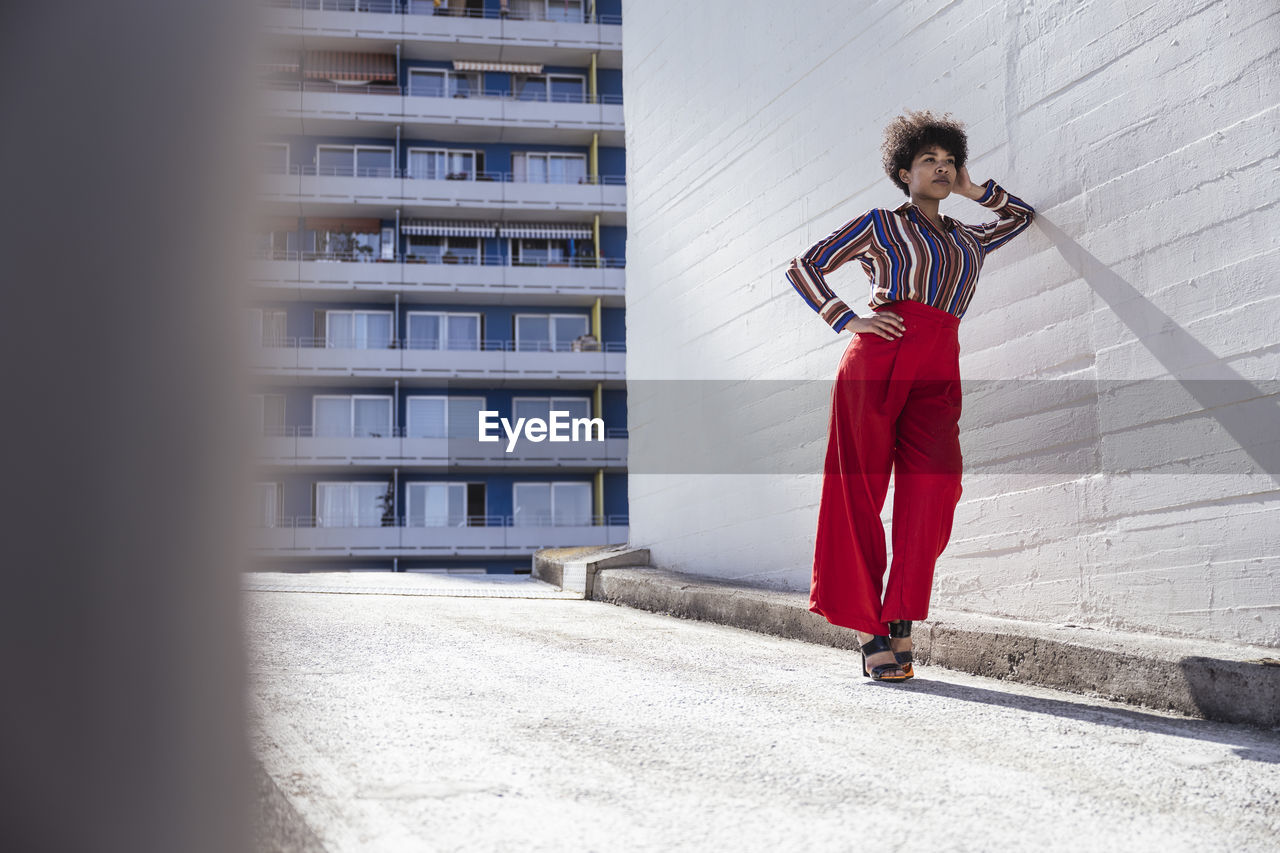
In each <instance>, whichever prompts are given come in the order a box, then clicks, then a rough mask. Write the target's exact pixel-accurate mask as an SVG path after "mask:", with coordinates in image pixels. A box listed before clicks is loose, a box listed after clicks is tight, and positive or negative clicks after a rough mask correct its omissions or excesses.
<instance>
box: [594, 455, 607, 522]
mask: <svg viewBox="0 0 1280 853" xmlns="http://www.w3.org/2000/svg"><path fill="white" fill-rule="evenodd" d="M595 479H596V482H595V486H596V487H595V488H594V489H593V490H592V491H594V492H595V493H596V494H595V498H596V500H595V507H594V509H595V514H596V515H597V516H598V517H599V518H600V523H601V524H604V469H603V468H597V469H596V478H595Z"/></svg>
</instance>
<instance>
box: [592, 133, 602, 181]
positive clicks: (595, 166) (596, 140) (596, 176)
mask: <svg viewBox="0 0 1280 853" xmlns="http://www.w3.org/2000/svg"><path fill="white" fill-rule="evenodd" d="M591 183H593V184H598V183H600V132H599V131H596V132H595V133H593V134H591Z"/></svg>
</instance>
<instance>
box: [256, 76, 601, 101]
mask: <svg viewBox="0 0 1280 853" xmlns="http://www.w3.org/2000/svg"><path fill="white" fill-rule="evenodd" d="M261 85H262V86H263V87H264V88H268V89H283V90H285V91H291V92H297V91H303V92H343V93H347V94H351V93H356V94H361V95H405V96H407V97H413V98H487V99H490V100H506V101H529V102H534V103H536V102H542V103H544V104H545V103H556V104H621V103H622V96H621V95H599V94H598V95H596V96H595V97H592V96H591V93H590V92H583V93H582V94H580V95H578V94H574V93H572V92H511V91H508V90H506V89H482V90H477V91H471V92H467V93H465V94H464V93H462V92H455V93H453V94H449V95H428V94H425V93H422V92H407V91H405V90H404V87H402V86H397V85H394V84H392V83H352V84H344V83H334V82H333V81H331V80H270V79H268V80H263V81H261Z"/></svg>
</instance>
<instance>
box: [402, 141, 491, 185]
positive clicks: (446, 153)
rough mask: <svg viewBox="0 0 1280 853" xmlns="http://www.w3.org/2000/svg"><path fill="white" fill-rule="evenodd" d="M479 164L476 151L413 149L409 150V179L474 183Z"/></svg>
mask: <svg viewBox="0 0 1280 853" xmlns="http://www.w3.org/2000/svg"><path fill="white" fill-rule="evenodd" d="M478 162H479V160H478V155H477V153H476V152H475V151H459V150H455V149H448V148H411V149H409V177H411V178H425V179H427V180H432V181H443V180H454V181H457V180H468V181H474V180H475V179H476V164H477V163H478Z"/></svg>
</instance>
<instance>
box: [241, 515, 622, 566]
mask: <svg viewBox="0 0 1280 853" xmlns="http://www.w3.org/2000/svg"><path fill="white" fill-rule="evenodd" d="M465 521H466V523H465V524H462V525H459V526H450V527H446V526H431V527H426V526H421V522H417V523H415V524H413V525H410V524H409V521H408V519H407V518H405V517H404V516H399V517H397V518H396V519H394V523H388V522H384V523H383V525H382V526H378V527H354V526H322V524H321V523H320V522H319V521H318V519H316V518H315V517H314V516H283V517H280V518H277V519H276V520H275V522H274V526H271V527H255V528H253V529H252V530H251V531H250V536H249V542H250V546H251V548H252V550H253V553H254V555H255V556H258V557H288V556H307V557H310V556H326V555H327V556H371V555H372V556H383V557H431V556H450V557H528V556H532V555H533V552H534V551H536V550H538V549H540V548H568V547H577V546H584V545H601V546H603V545H608V544H611V543H615V542H626V541H627V540H628V537H629V528H628V519H627V516H625V515H606V516H593V517H592V518H591V519H590V521H589V523H585V524H574V525H554V524H537V525H530V524H518V523H517V522H516V519H515V517H513V516H509V515H508V516H501V515H489V516H469V517H468V518H466V520H465Z"/></svg>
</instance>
